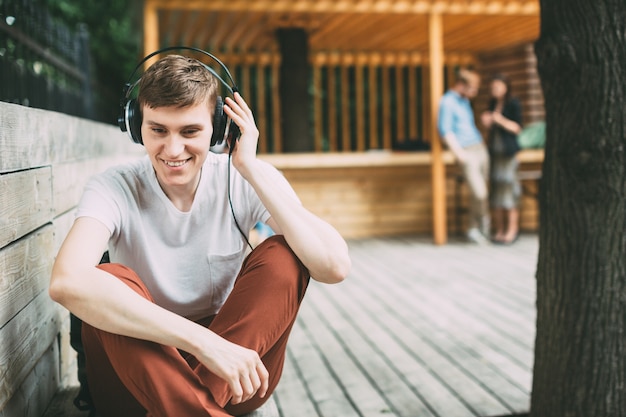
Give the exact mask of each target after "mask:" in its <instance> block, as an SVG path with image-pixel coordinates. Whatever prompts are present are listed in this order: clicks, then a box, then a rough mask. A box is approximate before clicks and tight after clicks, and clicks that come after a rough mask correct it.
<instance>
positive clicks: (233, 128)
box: [117, 46, 239, 146]
mask: <svg viewBox="0 0 626 417" xmlns="http://www.w3.org/2000/svg"><path fill="white" fill-rule="evenodd" d="M173 50H187V51H194V52H198V53H201V54H203V55H206V56H208V57H209V58H211V59H212V60H213V61H215V62H217V64H218V65H219V66H220V67H221V68H222V70H224V72H225V73H226V75H227V76H228V79H229V80H230V82H231V84H229V83H227V82H226V81H224V79H223V78H222V77H220V76H219V74H218V73H217V72H216V71H215V70H214V69H213V68H211V67H209V66H208V65H207V64H205V63H204V62H202V61H200V60H196V61H197V62H198V63H199V64H200V65H202V66H203V67H204V68H205V69H206V70H207V71H209V72H210V73H211V74H212V75H213V76H214V77H215V78H217V79H218V80H219V81H220V82H221V83H222V84H223V85H224V86H225V87H226V88H227V89H228V91H229V92H230V94H231V95H234V94H235V93H236V92H238V91H239V89H238V88H237V86H236V85H235V80H234V79H233V76H232V75H231V74H230V71H229V70H228V67H226V65H224V63H223V62H222V61H220V60H219V59H218V58H217V57H216V56H215V55H213V54H211V53H209V52H207V51H204V50H202V49H199V48H195V47H193V46H168V47H166V48H161V49H158V50H156V51H154V52H152V53H151V54H149V55H147V56H146V57H145V58H143V59H142V60H141V61H139V63H138V64H137V66H135V69H133V72H132V73H131V74H130V77H129V78H128V81H127V82H126V84H124V87H123V89H122V91H123V96H122V99H121V100H120V106H121V108H122V109H121V113H120V116H119V117H118V120H117V123H118V126H119V127H120V129H121V130H122V132H127V133H128V135H129V136H130V138H131V139H132V141H133V142H135V143H140V144H143V140H142V138H141V109H139V106H138V104H137V100H134V99H131V98H130V95H131V93H132V92H133V90H134V89H135V88H136V87H137V85H139V82H140V81H141V77H139V78H138V79H137V80H136V81H135V82H133V83H131V80H132V79H133V77H134V76H135V74H136V73H137V70H138V69H139V68H140V67H141V66H142V65H143V64H144V63H145V62H146V61H147V60H149V59H150V58H152V57H153V56H155V55H158V54H161V53H163V52H167V51H173ZM223 105H224V102H223V100H222V98H221V97H220V96H219V95H218V96H217V102H216V104H215V112H214V115H213V136H212V137H211V146H213V145H216V144H219V143H221V142H223V141H224V138H225V136H227V135H228V137H229V139H230V140H231V141H232V140H233V138H235V139H236V138H237V136H238V135H239V129H238V127H237V125H235V124H234V123H233V122H232V120H231V121H229V120H228V117H227V116H226V114H225V113H224V111H223Z"/></svg>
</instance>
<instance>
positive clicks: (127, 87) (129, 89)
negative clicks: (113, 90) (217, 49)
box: [124, 46, 239, 99]
mask: <svg viewBox="0 0 626 417" xmlns="http://www.w3.org/2000/svg"><path fill="white" fill-rule="evenodd" d="M174 50H186V51H194V52H198V53H200V54H203V55H206V56H208V57H209V58H211V59H212V60H213V61H215V62H216V63H217V64H218V65H219V66H220V68H222V69H223V70H224V72H225V73H226V75H227V76H228V79H229V80H230V83H231V84H228V83H227V82H226V81H224V79H223V78H222V77H220V76H219V74H218V73H217V72H215V70H214V69H213V68H211V67H209V66H208V65H207V64H205V63H204V62H202V61H198V62H199V63H200V65H202V66H203V67H204V68H206V69H207V71H209V72H210V73H211V74H213V76H214V77H215V78H217V79H218V80H219V81H220V82H221V83H222V84H223V85H224V86H225V87H226V89H227V90H228V91H229V92H230V94H231V95H233V94H235V92H238V91H239V89H238V88H237V85H236V84H235V80H234V79H233V76H232V75H231V74H230V71H229V70H228V67H227V66H226V65H225V64H224V63H223V62H222V61H220V60H219V59H218V58H217V57H216V56H215V55H213V54H212V53H210V52H207V51H205V50H202V49H200V48H195V47H193V46H168V47H166V48H161V49H157V50H156V51H154V52H152V53H150V54H148V55H146V56H145V57H144V58H143V59H142V60H141V61H139V63H138V64H137V66H135V69H133V72H132V73H131V74H130V77H128V81H126V84H124V97H125V98H126V99H128V97H129V96H130V94H131V93H132V91H133V90H134V89H135V87H137V84H139V81H141V78H139V79H138V80H137V81H135V82H134V83H132V84H131V82H130V81H131V80H132V79H133V77H134V76H135V73H136V72H137V70H138V69H139V68H141V66H142V65H143V64H144V63H145V62H146V61H147V60H149V59H150V58H152V57H153V56H155V55H158V54H162V53H163V52H168V51H174Z"/></svg>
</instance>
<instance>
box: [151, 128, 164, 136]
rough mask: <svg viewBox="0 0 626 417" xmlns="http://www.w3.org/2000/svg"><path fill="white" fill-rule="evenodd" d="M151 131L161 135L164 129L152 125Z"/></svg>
mask: <svg viewBox="0 0 626 417" xmlns="http://www.w3.org/2000/svg"><path fill="white" fill-rule="evenodd" d="M152 131H153V132H154V133H156V134H159V135H162V134H163V133H165V129H163V128H160V127H153V128H152Z"/></svg>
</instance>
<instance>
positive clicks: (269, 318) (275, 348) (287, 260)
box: [82, 236, 309, 417]
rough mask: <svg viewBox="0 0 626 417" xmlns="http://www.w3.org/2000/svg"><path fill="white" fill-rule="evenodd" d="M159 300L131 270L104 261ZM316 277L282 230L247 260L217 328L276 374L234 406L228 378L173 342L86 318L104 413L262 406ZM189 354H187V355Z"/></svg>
mask: <svg viewBox="0 0 626 417" xmlns="http://www.w3.org/2000/svg"><path fill="white" fill-rule="evenodd" d="M99 268H101V269H103V270H105V271H108V272H109V273H111V274H113V275H115V276H117V277H118V278H119V279H120V280H121V281H123V282H124V283H126V284H127V285H128V286H129V287H131V288H132V289H133V290H135V291H136V292H137V293H139V294H140V295H142V296H143V297H145V298H147V299H148V300H151V301H152V298H151V296H150V294H149V293H148V290H147V289H146V287H145V285H144V284H143V282H142V281H141V279H140V278H139V277H138V276H137V274H136V273H134V272H133V271H132V270H130V269H129V268H127V267H125V266H123V265H120V264H102V265H100V266H99ZM308 281H309V274H308V271H307V269H306V268H305V267H304V266H303V265H302V263H300V261H299V260H298V258H297V257H296V256H295V255H294V254H293V252H292V251H291V249H290V248H289V247H288V246H287V243H286V242H285V240H284V238H283V237H282V236H274V237H271V238H268V239H267V240H265V241H264V242H263V243H261V244H260V245H259V246H258V247H257V248H256V249H255V250H254V251H252V253H250V255H248V257H247V258H246V259H245V261H244V263H243V266H242V268H241V271H240V273H239V276H238V277H237V280H236V281H235V286H234V288H233V290H232V292H231V294H230V295H229V297H228V299H227V300H226V302H225V303H224V306H223V307H222V309H221V310H220V311H219V313H218V314H217V315H215V316H214V317H210V318H207V320H206V321H204V320H203V321H202V324H204V325H206V327H208V328H209V329H210V330H212V331H213V332H215V333H217V334H218V335H220V336H222V337H224V338H225V339H227V340H229V341H231V342H233V343H236V344H238V345H241V346H244V347H247V348H249V349H253V350H255V351H256V352H258V354H259V356H260V357H261V360H262V361H263V363H264V365H265V367H266V368H267V370H268V372H269V391H268V394H267V395H266V396H265V398H259V397H258V396H256V397H254V398H252V399H250V400H248V401H246V402H244V403H241V404H237V405H232V404H229V401H230V395H229V388H228V384H227V383H226V382H225V381H224V380H222V379H220V378H219V377H217V376H216V375H214V374H212V373H211V372H210V371H209V370H208V369H207V368H206V367H204V365H202V364H199V363H198V361H197V360H196V359H195V358H194V357H192V356H191V355H186V354H184V353H183V352H180V351H179V350H177V349H176V348H174V347H169V346H162V345H159V344H156V343H153V342H148V341H145V340H140V339H135V338H131V337H126V336H120V335H116V334H112V333H108V332H105V331H102V330H99V329H96V328H94V327H92V326H90V325H88V324H86V323H83V330H82V337H83V344H84V347H85V354H86V358H87V359H86V365H87V379H88V381H89V387H90V390H91V395H92V397H93V400H94V403H95V406H96V410H97V413H98V415H99V416H100V417H139V416H141V417H144V416H148V417H192V416H193V417H201V416H212V417H217V416H219V417H222V416H231V415H235V416H236V415H241V414H245V413H248V412H250V411H252V410H255V409H256V408H258V407H260V406H261V405H262V404H263V403H264V402H265V401H266V399H267V398H268V397H269V395H270V394H271V393H272V392H273V390H274V389H275V388H276V385H277V384H278V381H279V379H280V375H281V372H282V368H283V363H284V358H285V350H286V347H287V339H288V337H289V333H290V331H291V328H292V326H293V323H294V321H295V318H296V314H297V312H298V309H299V307H300V303H301V301H302V298H303V297H304V293H305V291H306V287H307V285H308ZM185 356H187V357H185Z"/></svg>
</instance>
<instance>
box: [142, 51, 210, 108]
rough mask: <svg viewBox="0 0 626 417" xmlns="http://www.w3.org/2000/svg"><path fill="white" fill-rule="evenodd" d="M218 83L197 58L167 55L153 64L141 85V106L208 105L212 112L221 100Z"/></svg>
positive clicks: (143, 77)
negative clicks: (205, 103)
mask: <svg viewBox="0 0 626 417" xmlns="http://www.w3.org/2000/svg"><path fill="white" fill-rule="evenodd" d="M217 87H218V81H217V79H216V78H215V77H214V76H213V74H211V73H210V72H209V71H208V70H207V69H206V68H205V67H204V65H203V64H202V63H201V62H200V61H198V60H196V59H193V58H188V57H184V56H181V55H174V54H172V55H167V56H165V57H163V58H161V59H160V60H158V61H157V62H155V63H154V64H153V65H151V66H150V67H149V68H148V69H147V70H146V72H145V73H144V74H143V75H142V77H141V81H140V82H139V94H138V95H137V103H138V104H139V108H140V109H142V108H143V106H144V105H146V106H148V107H150V108H158V107H171V106H175V107H187V106H192V105H196V104H199V103H202V102H205V101H206V102H207V103H208V105H209V109H211V111H212V110H213V109H214V108H215V102H216V100H217Z"/></svg>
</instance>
